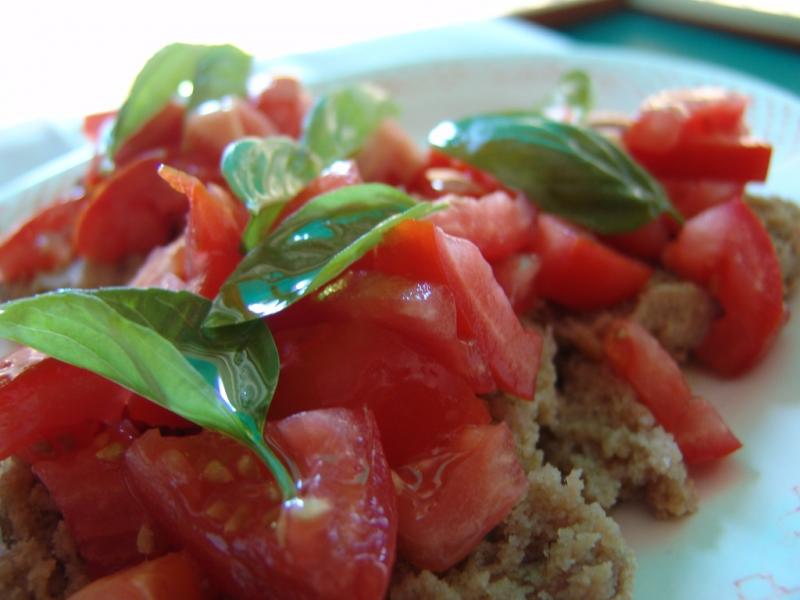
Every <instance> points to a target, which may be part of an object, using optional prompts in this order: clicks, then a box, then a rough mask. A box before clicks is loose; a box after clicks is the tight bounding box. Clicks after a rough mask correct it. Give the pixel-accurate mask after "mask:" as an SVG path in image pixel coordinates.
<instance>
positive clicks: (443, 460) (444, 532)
mask: <svg viewBox="0 0 800 600" xmlns="http://www.w3.org/2000/svg"><path fill="white" fill-rule="evenodd" d="M395 487H396V489H397V505H398V513H399V515H400V524H399V529H398V549H399V551H400V553H401V554H402V555H403V556H404V557H405V558H406V559H407V560H409V561H410V562H411V563H412V564H414V565H415V566H416V567H418V568H420V569H429V570H431V571H434V572H438V571H444V570H446V569H449V568H450V567H452V566H453V565H455V564H456V563H458V562H459V561H460V560H462V559H463V558H465V557H466V556H467V555H468V554H469V553H470V552H471V551H472V550H473V549H474V548H475V546H476V545H477V544H478V543H479V542H480V541H481V540H482V539H483V537H484V536H485V535H486V534H487V533H489V531H491V530H492V528H494V527H495V526H496V525H497V524H498V523H500V522H501V521H502V520H503V519H505V518H506V516H507V515H508V513H509V512H510V511H511V509H512V507H513V506H514V505H515V504H516V503H517V501H519V499H520V497H521V496H522V495H523V494H524V493H525V491H526V490H527V488H528V480H527V478H526V477H525V471H524V470H523V469H522V466H521V465H520V463H519V460H518V459H517V454H516V448H515V445H514V437H513V436H512V434H511V431H510V430H509V429H508V426H507V425H506V424H505V423H501V424H499V425H483V426H468V427H464V428H462V429H460V430H458V431H457V432H455V433H453V434H452V435H451V436H450V437H449V438H448V439H447V440H445V441H443V442H442V443H441V444H440V445H439V446H437V447H436V448H435V449H434V450H432V451H431V452H429V453H426V454H425V455H423V456H419V457H417V458H415V459H414V460H412V461H410V462H408V463H406V464H404V465H402V466H401V467H398V468H397V469H396V476H395Z"/></svg>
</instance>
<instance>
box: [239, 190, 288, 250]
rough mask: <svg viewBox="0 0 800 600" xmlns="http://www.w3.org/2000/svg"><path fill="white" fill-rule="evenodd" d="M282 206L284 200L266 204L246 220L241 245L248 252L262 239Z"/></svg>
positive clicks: (284, 203) (284, 204)
mask: <svg viewBox="0 0 800 600" xmlns="http://www.w3.org/2000/svg"><path fill="white" fill-rule="evenodd" d="M284 206H286V202H276V203H273V204H268V205H267V206H265V207H264V208H263V209H262V210H261V212H259V213H258V214H257V215H254V216H253V217H252V218H251V219H250V220H249V221H248V222H247V225H246V226H245V228H244V233H242V246H244V249H245V250H246V251H248V252H249V251H250V250H252V249H253V248H255V247H256V246H257V245H258V243H259V242H260V241H261V240H262V239H264V237H265V236H266V235H267V233H269V229H270V227H272V224H273V223H274V222H275V219H277V218H278V215H279V214H281V210H283V207H284Z"/></svg>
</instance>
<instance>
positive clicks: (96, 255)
mask: <svg viewBox="0 0 800 600" xmlns="http://www.w3.org/2000/svg"><path fill="white" fill-rule="evenodd" d="M162 159H163V156H159V157H152V156H151V157H148V158H141V159H138V160H136V161H134V162H131V163H130V164H128V165H126V166H125V167H122V168H120V169H118V170H117V171H116V172H115V173H114V174H113V175H112V176H111V178H110V179H108V180H107V181H105V182H103V183H102V184H100V185H99V186H97V188H95V191H94V193H93V194H92V196H91V198H90V200H89V203H88V204H87V205H86V207H85V209H84V210H83V213H82V214H81V216H80V218H79V219H78V223H77V226H76V230H75V249H76V251H77V252H78V254H79V255H81V256H84V257H86V258H89V259H91V260H96V261H99V262H107V263H113V262H116V261H118V260H120V259H121V258H123V257H125V256H128V255H131V254H141V253H144V252H147V251H148V250H150V249H152V248H154V247H156V246H161V245H162V244H165V243H166V242H168V241H170V240H171V239H173V238H175V237H176V236H177V234H178V233H179V232H180V230H181V229H182V227H183V223H184V220H185V215H186V210H187V208H188V203H187V201H186V197H185V196H184V195H183V194H179V193H178V192H176V191H175V190H173V189H172V188H170V187H169V185H168V184H167V183H166V182H165V181H164V180H162V179H161V178H160V177H159V176H158V167H159V165H160V164H161V162H162Z"/></svg>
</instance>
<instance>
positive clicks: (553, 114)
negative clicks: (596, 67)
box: [534, 69, 594, 123]
mask: <svg viewBox="0 0 800 600" xmlns="http://www.w3.org/2000/svg"><path fill="white" fill-rule="evenodd" d="M593 105H594V93H593V90H592V81H591V79H590V78H589V75H588V74H587V73H586V71H582V70H580V69H573V70H571V71H567V72H566V73H564V74H563V75H562V76H561V77H560V78H559V80H558V83H557V84H556V87H555V88H554V89H553V91H552V92H551V93H550V94H549V95H548V96H547V98H545V99H544V100H543V101H542V102H540V103H538V104H537V105H536V107H535V109H534V110H535V112H538V113H541V114H543V115H545V116H547V117H549V118H551V119H554V120H556V121H566V122H569V123H584V122H585V121H586V118H587V117H588V116H589V112H590V111H591V110H592V106H593Z"/></svg>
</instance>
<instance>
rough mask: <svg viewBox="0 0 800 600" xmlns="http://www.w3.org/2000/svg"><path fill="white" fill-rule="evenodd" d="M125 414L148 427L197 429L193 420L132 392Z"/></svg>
mask: <svg viewBox="0 0 800 600" xmlns="http://www.w3.org/2000/svg"><path fill="white" fill-rule="evenodd" d="M125 414H126V416H127V417H128V419H130V420H131V421H133V422H134V423H137V424H139V423H141V424H142V425H145V426H147V427H168V428H171V429H196V428H197V426H196V425H195V424H194V423H192V422H191V421H187V420H186V419H184V418H183V417H181V416H179V415H176V414H175V413H174V412H172V411H170V410H167V409H166V408H164V407H163V406H160V405H158V404H156V403H155V402H151V401H150V400H148V399H147V398H144V397H142V396H140V395H139V394H131V397H130V399H129V400H128V404H127V407H126V409H125Z"/></svg>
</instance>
